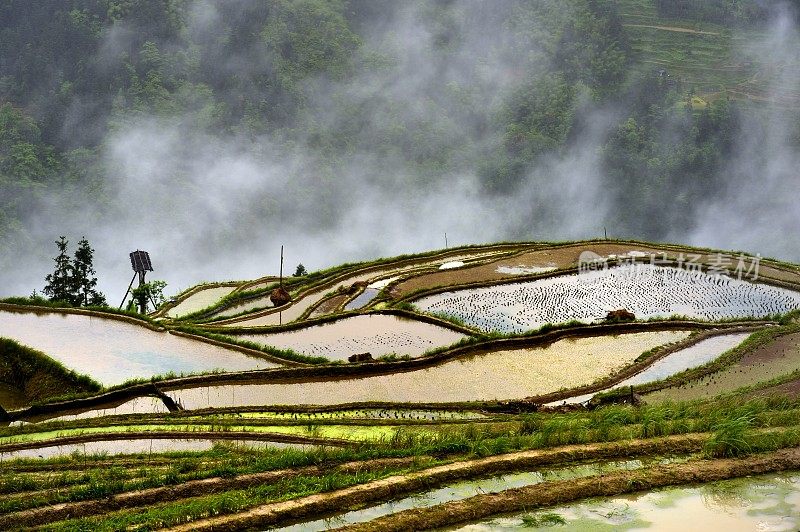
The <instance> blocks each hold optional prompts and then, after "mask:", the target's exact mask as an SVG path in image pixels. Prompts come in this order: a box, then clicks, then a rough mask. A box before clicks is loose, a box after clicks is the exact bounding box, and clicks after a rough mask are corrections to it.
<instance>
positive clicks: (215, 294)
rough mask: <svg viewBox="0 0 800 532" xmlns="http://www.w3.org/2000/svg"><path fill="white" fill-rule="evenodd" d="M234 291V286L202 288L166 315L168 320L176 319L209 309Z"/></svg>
mask: <svg viewBox="0 0 800 532" xmlns="http://www.w3.org/2000/svg"><path fill="white" fill-rule="evenodd" d="M234 290H236V286H212V287H208V288H203V289H201V290H198V291H197V292H195V293H193V294H191V295H190V296H189V297H187V298H185V299H182V300H181V301H180V302H179V303H178V304H177V305H175V306H174V307H172V308H170V309H169V310H168V311H167V312H166V315H167V316H169V317H170V318H178V317H180V316H184V315H186V314H191V313H193V312H197V311H199V310H203V309H204V308H207V307H210V306H211V305H213V304H215V303H217V302H218V301H219V300H220V299H222V298H223V297H225V296H227V295H228V294H230V293H231V292H233V291H234Z"/></svg>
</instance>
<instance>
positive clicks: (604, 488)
mask: <svg viewBox="0 0 800 532" xmlns="http://www.w3.org/2000/svg"><path fill="white" fill-rule="evenodd" d="M798 468H800V449H798V448H794V449H784V450H781V451H776V452H773V453H769V454H763V455H754V456H749V457H747V458H741V459H721V460H694V461H691V462H686V463H682V464H668V465H662V466H655V467H650V468H644V469H640V470H637V471H620V472H616V473H609V474H605V475H599V476H593V477H587V478H581V479H574V480H565V481H556V482H544V483H541V484H536V485H534V486H526V487H523V488H514V489H509V490H506V491H502V492H500V493H492V494H484V495H476V496H474V497H471V498H469V499H464V500H460V501H454V502H449V503H445V504H440V505H438V506H432V507H429V508H418V509H413V510H405V511H402V512H398V513H396V514H392V515H389V516H386V517H381V518H378V519H375V520H372V521H369V522H366V523H359V524H357V525H353V526H349V527H344V528H340V529H337V530H348V531H371V530H382V531H394V530H429V529H432V528H439V527H444V526H450V525H455V524H463V523H468V522H475V521H478V520H480V519H485V518H487V517H491V516H493V515H497V514H501V513H511V512H524V511H529V510H534V509H536V508H540V507H543V506H553V505H557V504H565V503H569V502H572V501H575V500H578V499H585V498H588V497H613V496H617V495H621V494H624V493H632V492H636V491H647V490H652V489H654V488H661V487H664V486H676V485H680V484H691V483H697V482H713V481H716V480H724V479H727V478H734V477H743V476H749V475H758V474H762V473H771V472H776V471H786V470H791V469H798Z"/></svg>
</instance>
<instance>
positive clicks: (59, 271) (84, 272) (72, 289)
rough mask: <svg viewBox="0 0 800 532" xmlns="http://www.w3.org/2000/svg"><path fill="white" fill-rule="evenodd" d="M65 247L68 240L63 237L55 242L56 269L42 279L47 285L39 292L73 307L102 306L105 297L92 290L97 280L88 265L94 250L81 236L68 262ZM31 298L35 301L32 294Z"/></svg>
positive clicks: (91, 266) (52, 299) (51, 299)
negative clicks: (72, 256) (56, 250)
mask: <svg viewBox="0 0 800 532" xmlns="http://www.w3.org/2000/svg"><path fill="white" fill-rule="evenodd" d="M68 245H69V241H67V238H66V237H64V236H62V237H60V238H59V239H58V240H56V246H57V247H58V255H57V256H56V257H55V258H54V259H53V260H54V261H55V263H56V269H55V271H54V272H53V273H51V274H48V275H47V277H46V278H45V280H46V281H47V286H45V287H44V289H43V290H42V292H44V293H45V295H47V296H49V297H50V301H58V302H63V303H68V304H70V305H72V306H75V307H90V306H91V307H101V306H105V305H106V298H105V296H104V295H103V294H101V293H100V292H98V291H97V290H96V288H97V277H96V276H95V274H96V272H95V271H94V266H93V265H92V261H93V256H94V250H93V249H92V248H91V246H89V241H88V240H86V237H84V238H82V239H81V241H80V242H78V249H77V250H76V251H75V258H74V259H72V260H71V261H70V258H69V255H68V254H67V246H68ZM32 298H33V299H35V298H36V292H35V291H34V294H33V296H32Z"/></svg>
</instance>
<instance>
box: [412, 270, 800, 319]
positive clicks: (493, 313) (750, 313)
mask: <svg viewBox="0 0 800 532" xmlns="http://www.w3.org/2000/svg"><path fill="white" fill-rule="evenodd" d="M414 304H415V305H416V306H417V307H418V308H419V309H420V310H422V311H424V312H429V313H434V314H436V313H442V314H447V315H451V316H455V317H456V318H458V319H460V320H462V321H464V322H466V323H468V324H469V325H473V326H475V327H478V328H480V329H483V330H485V331H500V332H523V331H526V330H530V329H536V328H538V327H541V326H542V325H544V324H546V323H564V322H568V321H572V320H577V321H581V322H584V323H590V322H593V321H597V320H601V319H603V318H604V317H605V316H606V314H607V313H608V312H609V311H611V310H614V309H618V308H625V309H627V310H629V311H631V312H633V313H634V314H635V315H636V317H637V318H638V319H648V318H666V317H669V316H687V317H689V318H695V319H701V320H708V321H718V320H725V319H731V318H747V317H764V316H769V315H771V314H780V313H784V312H788V311H791V310H794V309H797V308H800V293H799V292H795V291H791V290H787V289H785V288H778V287H774V286H770V285H764V284H756V283H750V282H747V281H740V280H737V279H731V278H728V277H723V276H712V275H708V274H706V273H703V272H699V271H690V270H685V269H678V268H671V267H658V266H651V265H627V266H620V267H615V268H610V269H606V270H597V271H591V272H586V273H580V274H573V275H567V276H558V277H552V278H548V279H542V280H537V281H531V282H527V283H514V284H505V285H496V286H491V287H486V288H475V289H468V290H458V291H454V292H444V293H441V294H436V295H431V296H427V297H423V298H421V299H418V300H416V301H414Z"/></svg>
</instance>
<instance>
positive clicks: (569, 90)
mask: <svg viewBox="0 0 800 532" xmlns="http://www.w3.org/2000/svg"><path fill="white" fill-rule="evenodd" d="M793 9H794V6H793V3H791V2H787V3H777V2H776V3H771V4H769V5H767V4H764V3H762V2H756V1H755V0H753V1H746V0H716V1H714V2H703V3H697V2H688V1H687V2H683V1H680V2H666V1H661V0H619V1H618V2H613V1H600V0H570V1H568V2H564V1H556V0H503V1H496V2H477V1H462V2H444V1H441V2H440V1H419V2H403V3H399V2H392V1H374V0H351V1H327V0H326V1H323V0H297V1H288V0H269V1H255V0H237V1H235V2H225V3H215V2H206V1H200V0H198V1H184V0H160V1H144V0H70V1H63V0H52V1H42V2H27V1H13V0H6V1H3V2H2V3H0V257H2V258H0V271H2V272H3V273H2V278H3V282H2V288H0V292H2V293H4V294H9V293H29V292H30V290H32V289H34V288H41V283H42V279H43V277H44V275H45V273H47V272H48V270H49V269H50V258H49V257H50V255H51V251H52V249H51V248H52V244H51V242H52V240H53V239H54V238H55V237H57V236H58V235H60V234H67V235H68V236H69V237H70V238H71V239H73V240H75V241H76V240H77V239H78V238H79V237H80V236H82V235H86V236H87V237H88V238H89V240H90V241H91V242H92V244H93V245H94V246H95V247H96V248H97V252H98V261H97V262H98V264H97V266H98V270H99V271H100V273H101V278H102V279H101V282H102V283H105V286H103V287H102V288H104V289H105V290H106V291H115V292H116V291H121V290H122V289H123V288H124V286H125V284H126V283H127V278H128V274H127V265H126V261H125V254H126V253H127V252H128V251H130V250H132V249H137V248H143V249H148V250H150V251H151V253H152V254H153V256H154V258H155V261H156V267H157V269H159V268H160V272H159V276H162V277H164V278H166V279H167V280H168V281H170V283H171V285H172V286H175V285H178V286H177V287H181V286H187V285H188V284H191V283H192V282H194V281H197V280H201V279H209V278H215V279H217V278H220V276H222V277H228V278H245V277H255V276H258V275H261V274H263V273H264V272H265V270H266V271H271V270H272V269H274V266H273V264H272V262H275V261H274V260H272V259H270V261H271V262H269V265H268V266H265V257H266V256H270V257H271V256H274V250H275V249H276V247H277V246H279V245H280V244H281V243H287V244H289V246H288V248H289V254H290V257H291V258H290V260H294V259H297V260H296V262H299V261H303V262H304V263H305V264H307V265H310V266H312V267H314V268H318V267H322V266H326V265H330V264H334V263H336V262H337V261H339V260H344V259H345V258H347V259H348V260H349V259H350V258H352V257H358V258H365V257H374V256H378V255H388V254H393V253H401V252H406V251H413V250H419V249H424V248H426V247H431V246H433V245H434V244H435V245H439V244H440V241H441V239H442V234H443V233H449V234H450V235H451V241H453V239H455V240H457V241H458V242H460V243H464V242H479V241H489V240H498V239H522V238H524V239H561V238H577V237H587V236H599V235H602V234H603V230H604V228H605V229H606V230H607V231H608V232H609V233H610V234H613V235H615V236H633V237H639V238H648V239H654V240H664V239H681V240H687V241H690V242H702V243H704V244H708V245H718V246H724V247H737V248H745V247H747V248H749V249H753V250H754V251H758V252H761V253H762V254H764V255H774V256H781V257H785V258H794V259H797V258H799V257H798V255H797V250H796V248H795V247H793V246H792V244H791V242H792V239H791V238H789V236H788V233H789V231H790V230H791V229H792V228H794V227H796V225H797V221H798V213H797V209H796V207H795V206H794V205H792V204H791V199H790V197H789V196H788V195H787V194H786V192H787V191H790V190H792V186H793V183H794V179H795V177H794V173H793V168H796V166H797V165H796V163H797V162H798V155H797V150H798V146H799V145H800V133H799V132H798V129H797V124H798V121H797V119H796V118H797V113H798V95H799V93H798V80H800V77H798V74H800V72H799V71H798V68H797V66H798V65H797V57H796V53H795V51H796V49H797V44H798V42H799V41H798V37H797V28H796V22H797V21H796V12H795V11H794V10H793ZM129 248H130V249H129ZM292 253H293V254H294V255H292ZM220 272H221V273H220ZM111 295H112V299H115V298H116V294H115V293H114V294H111Z"/></svg>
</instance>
